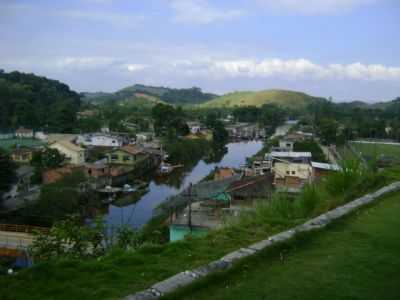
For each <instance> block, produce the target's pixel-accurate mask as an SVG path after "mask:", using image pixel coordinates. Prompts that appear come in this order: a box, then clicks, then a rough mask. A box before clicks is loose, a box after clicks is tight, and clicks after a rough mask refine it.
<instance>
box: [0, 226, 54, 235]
mask: <svg viewBox="0 0 400 300" xmlns="http://www.w3.org/2000/svg"><path fill="white" fill-rule="evenodd" d="M49 230H50V228H47V227H39V226H31V225H18V224H0V231H6V232H22V233H33V232H35V231H39V232H42V233H49Z"/></svg>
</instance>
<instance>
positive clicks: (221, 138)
mask: <svg viewBox="0 0 400 300" xmlns="http://www.w3.org/2000/svg"><path fill="white" fill-rule="evenodd" d="M212 132H213V141H214V143H215V144H218V145H221V144H225V143H226V142H227V141H228V139H229V133H228V131H227V130H226V129H225V127H224V124H223V123H222V122H221V121H216V122H215V123H214V126H213V128H212Z"/></svg>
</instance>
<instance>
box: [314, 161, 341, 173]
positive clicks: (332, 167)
mask: <svg viewBox="0 0 400 300" xmlns="http://www.w3.org/2000/svg"><path fill="white" fill-rule="evenodd" d="M311 166H312V167H313V168H317V169H323V170H330V171H339V170H341V168H340V166H338V165H336V164H328V163H321V162H315V161H312V162H311Z"/></svg>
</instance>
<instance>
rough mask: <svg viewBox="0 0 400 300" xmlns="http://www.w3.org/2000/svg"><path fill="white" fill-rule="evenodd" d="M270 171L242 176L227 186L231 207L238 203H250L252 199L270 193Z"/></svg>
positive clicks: (266, 195) (267, 195) (264, 197)
mask: <svg viewBox="0 0 400 300" xmlns="http://www.w3.org/2000/svg"><path fill="white" fill-rule="evenodd" d="M273 180H274V176H273V175H272V173H267V174H266V175H259V176H252V177H242V178H241V179H239V180H237V181H235V182H233V183H231V184H230V186H229V187H228V188H227V193H229V195H230V196H231V208H232V207H233V206H238V205H241V206H242V205H245V206H248V205H251V204H252V202H253V200H254V199H266V198H269V196H270V195H271V193H272V189H273V187H272V183H273Z"/></svg>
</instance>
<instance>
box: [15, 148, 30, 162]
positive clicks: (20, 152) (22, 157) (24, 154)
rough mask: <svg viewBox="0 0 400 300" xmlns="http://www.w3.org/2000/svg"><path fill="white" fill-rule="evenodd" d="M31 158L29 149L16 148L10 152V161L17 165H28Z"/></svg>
mask: <svg viewBox="0 0 400 300" xmlns="http://www.w3.org/2000/svg"><path fill="white" fill-rule="evenodd" d="M32 156H33V151H32V150H31V149H29V148H18V149H15V150H13V151H12V152H11V158H12V160H13V161H15V162H19V163H29V162H30V161H31V160H32Z"/></svg>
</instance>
